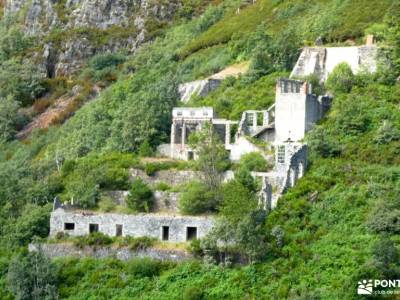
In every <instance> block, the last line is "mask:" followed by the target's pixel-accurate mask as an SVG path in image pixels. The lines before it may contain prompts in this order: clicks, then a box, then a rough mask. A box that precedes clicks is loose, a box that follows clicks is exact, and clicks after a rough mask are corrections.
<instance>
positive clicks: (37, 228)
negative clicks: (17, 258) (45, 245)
mask: <svg viewBox="0 0 400 300" xmlns="http://www.w3.org/2000/svg"><path fill="white" fill-rule="evenodd" d="M50 211H51V205H46V206H38V205H35V204H27V205H26V206H25V207H24V208H23V211H22V212H21V214H22V215H23V216H24V217H23V218H19V219H17V220H16V221H15V222H13V223H10V224H9V226H7V230H8V231H9V234H10V236H9V240H8V242H9V246H16V245H18V246H22V245H26V244H27V243H29V242H31V241H32V238H33V237H34V236H38V237H46V236H47V235H48V233H49V219H50V216H49V213H50Z"/></svg>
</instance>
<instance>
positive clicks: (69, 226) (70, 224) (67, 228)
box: [64, 223, 75, 230]
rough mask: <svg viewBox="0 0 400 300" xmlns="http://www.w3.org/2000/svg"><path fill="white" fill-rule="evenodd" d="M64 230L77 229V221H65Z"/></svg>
mask: <svg viewBox="0 0 400 300" xmlns="http://www.w3.org/2000/svg"><path fill="white" fill-rule="evenodd" d="M64 230H75V223H64Z"/></svg>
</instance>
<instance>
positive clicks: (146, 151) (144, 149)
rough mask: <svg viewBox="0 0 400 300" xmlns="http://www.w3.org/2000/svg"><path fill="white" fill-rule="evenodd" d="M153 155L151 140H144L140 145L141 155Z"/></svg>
mask: <svg viewBox="0 0 400 300" xmlns="http://www.w3.org/2000/svg"><path fill="white" fill-rule="evenodd" d="M152 155H153V149H152V148H151V146H150V143H149V141H147V140H146V141H144V142H143V143H142V144H141V145H140V147H139V156H140V157H149V156H152Z"/></svg>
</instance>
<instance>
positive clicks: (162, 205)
mask: <svg viewBox="0 0 400 300" xmlns="http://www.w3.org/2000/svg"><path fill="white" fill-rule="evenodd" d="M179 196H180V193H175V192H164V191H155V192H154V200H155V201H154V210H155V211H163V212H178V211H179V209H178V203H179Z"/></svg>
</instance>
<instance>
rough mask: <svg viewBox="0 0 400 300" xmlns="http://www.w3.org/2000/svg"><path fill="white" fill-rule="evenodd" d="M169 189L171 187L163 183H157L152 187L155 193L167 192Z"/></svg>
mask: <svg viewBox="0 0 400 300" xmlns="http://www.w3.org/2000/svg"><path fill="white" fill-rule="evenodd" d="M170 189H171V187H170V186H169V185H168V184H167V183H165V182H159V183H157V184H156V186H155V187H154V190H156V191H168V190H170Z"/></svg>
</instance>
